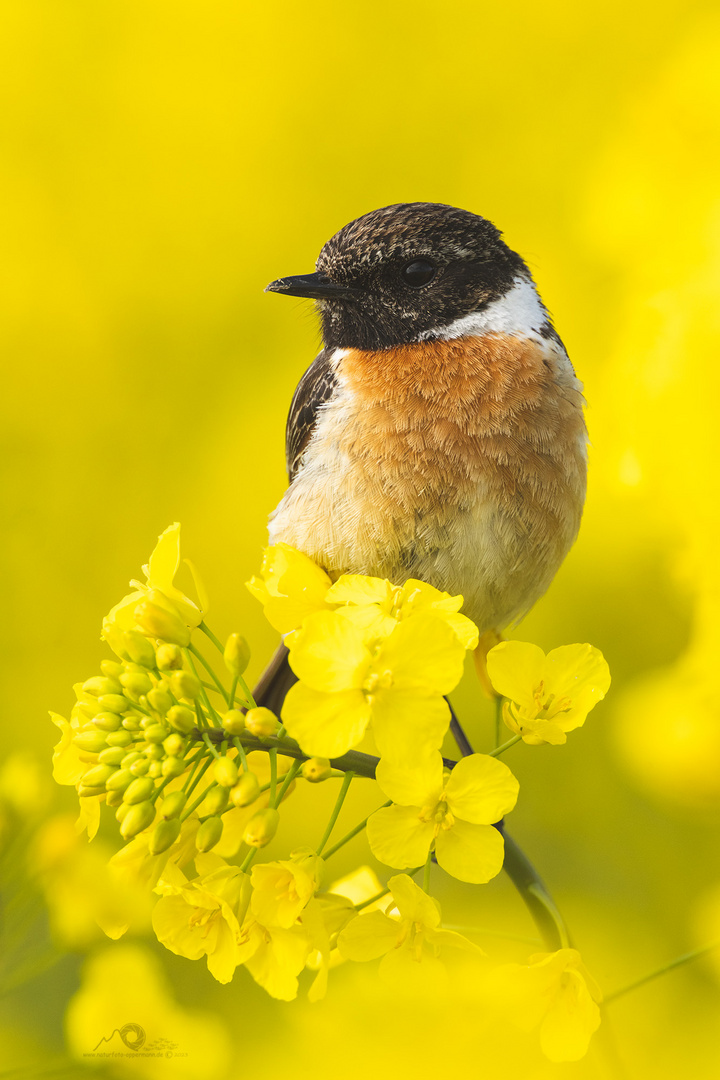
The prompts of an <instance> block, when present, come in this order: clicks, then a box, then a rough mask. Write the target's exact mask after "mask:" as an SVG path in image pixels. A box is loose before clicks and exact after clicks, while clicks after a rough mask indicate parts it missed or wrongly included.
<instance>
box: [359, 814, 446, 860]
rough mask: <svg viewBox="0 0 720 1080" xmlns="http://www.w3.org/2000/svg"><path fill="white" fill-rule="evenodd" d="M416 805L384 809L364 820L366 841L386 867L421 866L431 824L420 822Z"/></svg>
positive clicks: (428, 840) (424, 857) (428, 846)
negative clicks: (365, 821)
mask: <svg viewBox="0 0 720 1080" xmlns="http://www.w3.org/2000/svg"><path fill="white" fill-rule="evenodd" d="M420 813H421V807H419V806H395V805H393V806H385V807H383V808H382V809H381V810H376V811H375V813H374V814H371V816H370V817H369V818H368V823H367V839H368V843H369V845H370V850H371V851H372V853H373V855H374V856H375V858H376V859H379V860H380V862H383V863H385V864H386V865H387V866H396V867H397V868H398V869H399V870H404V869H405V867H411V866H422V864H423V863H424V862H425V860H426V859H427V854H428V851H429V850H430V844H431V843H432V838H433V823H432V821H429V822H428V821H422V820H421V819H420Z"/></svg>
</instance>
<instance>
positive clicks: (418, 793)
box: [375, 752, 443, 866]
mask: <svg viewBox="0 0 720 1080" xmlns="http://www.w3.org/2000/svg"><path fill="white" fill-rule="evenodd" d="M375 779H376V780H377V782H378V784H379V785H380V787H381V788H382V790H383V791H384V793H385V794H386V795H387V797H388V798H389V799H392V801H393V802H394V803H398V804H399V805H400V806H426V805H427V804H429V803H431V802H437V801H438V799H439V798H440V795H441V793H442V789H443V761H442V757H441V755H440V754H439V753H438V752H435V753H432V754H429V755H428V756H427V757H422V758H417V759H415V760H413V762H412V764H411V765H408V764H407V763H406V762H399V763H398V762H395V761H393V760H392V759H388V758H380V761H379V762H378V765H377V768H376V769H375ZM414 865H415V866H417V865H418V864H417V863H415V864H414Z"/></svg>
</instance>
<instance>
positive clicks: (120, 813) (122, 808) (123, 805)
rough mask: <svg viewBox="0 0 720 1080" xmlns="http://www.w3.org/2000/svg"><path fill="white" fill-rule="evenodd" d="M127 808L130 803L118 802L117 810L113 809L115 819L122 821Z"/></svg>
mask: <svg viewBox="0 0 720 1080" xmlns="http://www.w3.org/2000/svg"><path fill="white" fill-rule="evenodd" d="M129 809H130V805H129V804H128V803H126V802H124V803H120V805H119V806H118V808H117V810H116V811H115V819H116V820H117V821H122V820H123V818H124V817H125V815H126V814H127V812H128V810H129Z"/></svg>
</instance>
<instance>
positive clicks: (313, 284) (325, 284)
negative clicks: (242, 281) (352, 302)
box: [265, 274, 358, 300]
mask: <svg viewBox="0 0 720 1080" xmlns="http://www.w3.org/2000/svg"><path fill="white" fill-rule="evenodd" d="M265 292H276V293H284V294H285V296H306V297H308V298H309V299H311V300H349V299H350V298H351V297H353V296H356V295H357V292H358V290H357V289H351V288H350V286H349V285H338V284H336V283H335V282H334V281H331V280H330V278H329V277H327V276H326V275H325V274H299V275H297V276H296V277H283V278H278V280H277V281H271V282H270V284H269V285H267V286H266V288H265Z"/></svg>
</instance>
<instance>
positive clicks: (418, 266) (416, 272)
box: [402, 259, 435, 289]
mask: <svg viewBox="0 0 720 1080" xmlns="http://www.w3.org/2000/svg"><path fill="white" fill-rule="evenodd" d="M402 276H403V281H404V282H405V284H406V285H412V287H413V288H414V289H419V288H420V286H421V285H427V283H428V282H429V281H432V279H433V278H434V277H435V267H434V266H433V264H432V263H429V262H426V261H425V259H416V260H415V262H411V263H408V265H407V266H406V267H404V268H403V271H402Z"/></svg>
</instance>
